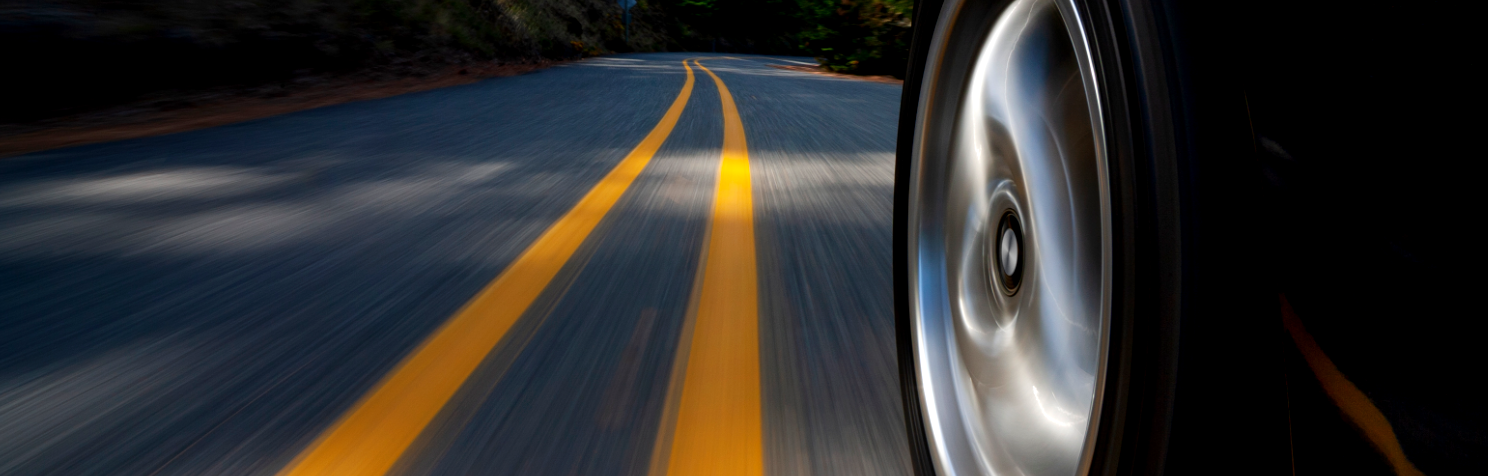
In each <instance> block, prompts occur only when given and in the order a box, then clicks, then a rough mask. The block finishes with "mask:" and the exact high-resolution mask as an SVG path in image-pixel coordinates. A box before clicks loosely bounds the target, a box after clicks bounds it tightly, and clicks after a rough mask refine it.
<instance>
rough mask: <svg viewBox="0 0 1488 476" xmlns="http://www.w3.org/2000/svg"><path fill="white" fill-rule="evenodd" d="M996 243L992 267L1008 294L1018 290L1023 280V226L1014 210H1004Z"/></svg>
mask: <svg viewBox="0 0 1488 476" xmlns="http://www.w3.org/2000/svg"><path fill="white" fill-rule="evenodd" d="M995 236H996V237H997V240H996V244H995V245H993V248H992V252H993V253H992V257H991V261H992V262H993V263H991V264H992V267H994V268H996V275H997V278H998V279H997V281H998V282H999V283H1000V284H1001V285H1002V291H1003V292H1005V293H1007V294H1008V295H1012V294H1013V293H1016V292H1018V284H1019V283H1021V282H1022V281H1023V262H1024V261H1026V260H1024V259H1023V243H1022V242H1023V227H1022V225H1021V224H1019V223H1018V215H1017V214H1015V213H1013V211H1012V210H1008V211H1006V212H1003V214H1002V220H1001V221H999V222H998V223H997V234H996V235H995Z"/></svg>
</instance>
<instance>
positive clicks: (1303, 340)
mask: <svg viewBox="0 0 1488 476" xmlns="http://www.w3.org/2000/svg"><path fill="white" fill-rule="evenodd" d="M1281 323H1282V325H1283V326H1284V327H1286V330H1287V333H1288V334H1291V336H1292V342H1293V343H1296V344H1297V350H1299V351H1301V352H1302V359H1303V360H1306V361H1307V366H1308V367H1310V368H1312V374H1313V375H1315V376H1317V379H1318V382H1319V383H1321V384H1322V387H1323V392H1324V393H1327V394H1328V397H1329V398H1332V399H1333V403H1335V404H1337V405H1338V409H1339V410H1343V414H1344V415H1345V416H1347V417H1348V419H1349V421H1352V422H1354V425H1357V426H1358V427H1359V429H1360V430H1363V432H1364V437H1365V438H1367V439H1369V443H1370V444H1372V445H1374V447H1375V449H1377V450H1379V452H1380V453H1383V454H1384V455H1385V459H1386V460H1387V461H1389V462H1390V467H1391V468H1392V469H1394V470H1395V474H1398V475H1401V476H1419V475H1421V474H1423V473H1421V470H1419V469H1416V465H1415V464H1412V463H1411V461H1410V458H1407V457H1406V456H1405V449H1403V448H1401V447H1400V440H1397V439H1395V428H1394V427H1392V426H1390V420H1388V419H1386V418H1385V414H1384V413H1382V412H1380V410H1379V408H1378V407H1376V406H1374V402H1372V401H1370V400H1369V396H1368V395H1365V394H1364V392H1363V391H1362V390H1359V387H1357V386H1355V385H1354V383H1353V382H1350V381H1349V379H1348V377H1346V376H1344V375H1343V372H1341V371H1339V370H1338V366H1336V365H1333V359H1330V358H1328V355H1327V354H1324V353H1323V349H1322V347H1318V343H1317V341H1316V340H1313V338H1312V334H1311V333H1308V332H1307V327H1306V326H1304V325H1302V319H1300V318H1298V317H1297V313H1296V312H1295V311H1293V310H1292V304H1291V303H1289V302H1287V299H1286V296H1282V297H1281Z"/></svg>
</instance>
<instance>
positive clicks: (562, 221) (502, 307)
mask: <svg viewBox="0 0 1488 476" xmlns="http://www.w3.org/2000/svg"><path fill="white" fill-rule="evenodd" d="M682 67H683V68H685V69H686V70H687V81H686V83H684V85H683V86H682V91H681V92H680V93H678V94H677V99H676V100H674V101H673V102H672V106H671V108H670V109H668V110H667V112H666V114H665V115H663V116H662V118H661V122H660V123H658V124H657V125H656V127H655V128H654V129H652V130H651V132H650V133H649V134H647V135H646V138H645V139H643V140H642V141H641V143H640V145H638V146H636V148H635V149H634V150H632V151H631V153H630V155H628V156H626V157H625V159H624V160H622V161H621V162H620V164H619V165H617V166H615V168H614V169H613V170H611V171H610V173H609V174H608V175H606V176H605V177H604V179H602V180H600V182H599V184H598V185H595V186H594V188H593V189H591V190H590V191H589V193H587V194H585V195H584V198H582V199H580V200H579V203H578V204H577V205H575V206H574V208H573V209H571V210H569V212H568V213H567V214H566V215H564V216H563V217H562V218H559V219H558V221H557V222H555V223H553V225H552V226H551V227H549V228H548V230H547V231H546V232H544V233H543V234H542V235H541V236H540V237H538V239H537V241H535V242H533V243H532V245H531V246H529V247H528V248H527V249H526V250H525V251H523V252H522V254H521V255H520V256H518V257H517V259H516V260H515V261H513V262H512V264H511V265H510V266H509V267H507V269H506V270H505V271H503V272H502V273H501V274H500V275H499V276H497V278H496V280H495V281H493V282H492V283H491V284H490V286H488V287H486V288H485V289H483V290H482V291H481V292H480V294H478V295H476V297H475V299H473V300H471V301H470V302H469V303H467V304H466V305H465V307H464V308H463V309H461V310H460V311H459V312H458V313H456V314H455V316H454V317H452V318H451V319H450V320H449V321H448V322H446V323H445V324H444V325H443V326H441V327H440V329H439V330H438V331H435V333H434V335H433V336H432V337H430V338H429V339H428V340H427V341H425V342H424V343H423V344H422V345H420V346H419V347H418V349H416V350H415V351H414V352H413V353H412V354H410V355H409V356H408V357H407V358H405V360H403V361H402V362H401V363H400V364H398V367H397V368H396V369H395V370H394V371H393V372H392V373H391V374H389V375H388V377H387V378H386V379H385V380H383V381H382V383H380V384H378V385H377V387H376V388H375V390H373V391H372V392H371V393H370V394H368V395H367V396H366V397H364V398H363V399H362V400H361V401H360V402H358V403H357V405H356V406H355V407H354V408H353V409H352V410H351V411H350V412H349V413H347V414H346V415H345V416H343V417H342V418H341V420H340V421H338V422H337V423H336V424H335V425H334V426H332V427H331V428H330V429H329V430H328V431H326V432H325V433H324V434H322V435H321V436H320V437H319V438H317V439H316V441H315V443H313V444H311V445H310V447H309V448H307V449H306V450H305V452H304V453H301V454H300V456H298V457H296V458H295V460H294V461H293V462H292V463H290V465H289V466H288V467H286V468H285V469H284V470H283V471H281V472H280V473H279V474H280V475H283V476H291V475H294V476H310V475H328V474H334V475H381V474H384V473H386V472H387V471H388V470H389V469H390V468H392V466H393V464H395V463H396V462H397V461H398V459H399V458H400V457H401V456H402V455H403V452H404V451H405V450H407V448H408V446H409V444H411V443H413V441H414V439H416V438H417V437H418V435H419V433H420V432H421V431H423V429H424V427H425V426H427V425H428V424H429V422H430V421H431V420H433V419H434V417H435V416H436V415H437V414H438V413H439V410H440V409H441V408H443V407H444V405H445V403H446V402H447V401H449V399H450V397H451V396H453V395H454V394H455V392H456V391H458V390H459V389H460V386H461V385H462V384H464V383H465V380H466V379H467V378H468V377H469V376H470V374H471V373H472V372H474V371H475V369H476V367H478V366H479V365H480V363H481V362H482V361H483V360H484V359H485V358H486V355H487V354H489V353H490V352H491V350H492V349H493V348H495V347H496V345H497V344H498V343H500V342H501V338H502V337H503V336H505V335H506V332H507V330H508V329H510V328H511V326H512V324H513V323H515V322H516V321H517V318H519V317H521V315H522V313H523V312H524V311H526V309H527V307H528V306H529V305H531V304H532V302H533V300H535V299H537V297H538V295H539V294H540V293H542V290H543V288H545V287H547V285H548V282H549V281H551V280H552V279H553V276H555V275H557V274H558V271H559V269H561V268H562V267H563V265H564V263H566V262H568V259H569V257H570V256H572V255H573V253H574V251H575V250H577V249H578V247H579V245H580V244H582V243H583V242H584V239H585V238H587V237H588V236H589V232H590V231H592V230H593V229H594V227H595V226H596V225H598V224H599V221H600V219H602V218H604V216H605V214H606V213H608V212H609V210H610V208H611V207H613V206H614V205H615V202H616V201H618V200H619V199H620V197H621V195H623V194H624V193H625V190H626V189H628V188H629V187H630V184H631V183H632V182H634V181H635V179H636V177H637V176H639V175H640V174H641V171H642V170H645V168H646V164H647V163H649V162H650V161H651V157H652V156H654V155H655V154H656V151H657V150H658V149H660V148H661V145H662V143H663V142H665V141H666V138H667V136H668V135H670V134H671V132H672V128H673V127H675V126H676V125H677V119H678V118H680V117H681V116H682V110H683V109H684V108H685V107H686V106H687V100H688V99H689V98H690V97H691V96H692V86H693V75H692V68H691V67H688V66H687V63H686V62H683V64H682ZM714 80H715V81H717V78H716V77H715V78H714ZM719 87H720V88H721V87H722V84H721V83H720V84H719ZM735 116H736V117H737V114H735ZM735 121H736V122H737V119H735ZM741 146H742V143H741ZM745 194H746V195H745V196H746V198H747V196H748V195H747V194H748V192H747V176H746V191H745ZM746 206H747V205H746ZM750 263H751V264H752V263H753V259H752V257H751V259H750ZM751 274H752V273H751ZM751 295H752V294H751ZM755 375H756V377H755V381H756V382H758V380H759V377H758V369H757V368H756V371H755ZM757 385H758V384H757V383H756V386H757ZM755 393H756V394H758V391H756V392H755ZM758 406H759V405H758V398H756V403H755V408H756V409H755V415H756V416H757V415H758V413H759V410H758ZM756 420H758V418H757V417H756ZM757 434H758V430H756V435H757ZM756 440H757V438H756ZM757 445H758V443H756V446H757Z"/></svg>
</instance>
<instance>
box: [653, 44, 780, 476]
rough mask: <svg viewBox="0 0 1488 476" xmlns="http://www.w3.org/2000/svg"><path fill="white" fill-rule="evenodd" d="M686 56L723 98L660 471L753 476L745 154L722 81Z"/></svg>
mask: <svg viewBox="0 0 1488 476" xmlns="http://www.w3.org/2000/svg"><path fill="white" fill-rule="evenodd" d="M693 61H694V63H695V64H697V66H698V68H701V69H702V70H703V71H704V72H706V73H708V76H711V77H712V78H713V84H715V85H717V86H718V96H719V97H720V99H721V100H722V101H723V160H722V163H721V164H720V166H719V173H718V190H717V194H716V195H715V196H714V202H713V223H712V226H711V228H710V230H709V236H708V249H707V251H706V253H707V258H706V261H705V262H704V264H703V266H704V270H703V273H702V274H703V276H702V280H703V282H702V290H701V293H700V295H699V298H698V307H697V315H696V320H695V322H694V324H693V325H694V327H693V332H692V343H691V346H690V349H689V355H688V356H687V368H686V377H685V380H684V381H683V384H682V397H681V404H680V405H679V407H678V410H677V412H678V414H677V426H676V429H675V432H674V433H673V436H672V447H671V452H670V455H669V461H668V464H667V472H668V473H670V474H673V475H679V476H692V475H760V474H763V473H764V449H763V447H764V443H763V441H762V440H763V434H762V430H761V423H760V417H761V410H760V362H759V302H758V289H757V287H758V282H757V270H756V269H755V254H754V206H753V203H752V199H753V198H752V197H751V192H750V177H749V153H748V149H747V147H746V145H745V142H744V123H743V122H742V121H741V120H740V119H739V110H738V109H737V108H736V107H735V106H734V98H733V96H731V95H729V91H728V87H727V86H724V84H723V80H721V79H719V78H718V75H715V74H713V72H712V71H710V70H708V68H706V67H704V66H703V65H702V63H700V62H697V60H693Z"/></svg>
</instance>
